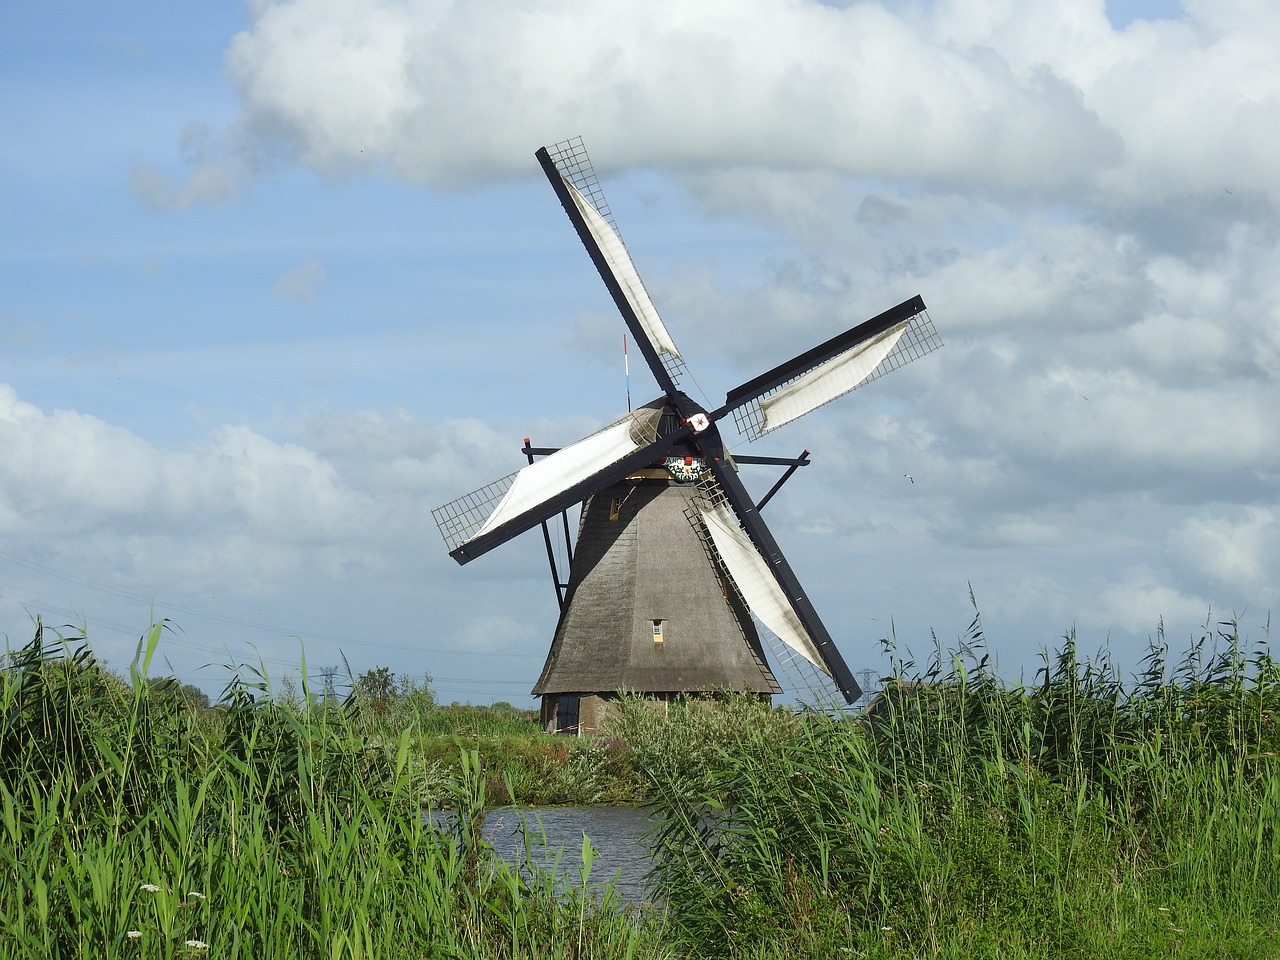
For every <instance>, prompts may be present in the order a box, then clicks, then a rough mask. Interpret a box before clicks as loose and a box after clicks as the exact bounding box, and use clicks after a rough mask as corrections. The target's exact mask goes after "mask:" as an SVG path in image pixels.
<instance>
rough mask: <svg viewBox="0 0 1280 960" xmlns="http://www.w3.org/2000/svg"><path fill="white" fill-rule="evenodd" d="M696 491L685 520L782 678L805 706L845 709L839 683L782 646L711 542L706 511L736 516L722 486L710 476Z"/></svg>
mask: <svg viewBox="0 0 1280 960" xmlns="http://www.w3.org/2000/svg"><path fill="white" fill-rule="evenodd" d="M697 491H698V492H697V495H696V496H695V497H694V499H693V502H692V504H691V505H690V507H689V508H688V510H686V511H685V517H686V518H687V519H688V521H689V523H690V524H691V525H692V526H693V528H694V529H695V530H696V531H697V532H698V539H699V540H701V541H702V546H703V549H704V550H706V553H707V559H708V560H709V561H710V562H711V563H712V564H713V565H714V566H715V568H716V569H717V570H719V571H720V573H721V575H723V577H724V579H725V583H727V584H728V585H729V589H731V590H732V591H733V592H734V594H735V596H736V597H737V599H738V602H739V603H740V604H742V607H743V609H744V610H747V611H748V612H750V613H751V621H752V623H754V624H755V628H756V633H757V634H758V635H759V637H760V638H761V639H762V640H763V641H764V644H765V646H766V647H768V649H769V654H770V656H771V657H772V658H773V661H774V663H776V664H777V665H778V667H779V668H781V670H782V673H783V675H784V676H785V677H786V678H787V682H788V685H789V686H790V688H791V689H792V690H793V691H795V693H796V698H797V699H798V700H800V702H801V703H803V704H806V705H808V706H812V707H816V708H818V709H822V710H830V709H839V708H842V707H843V705H844V697H843V695H842V694H841V693H840V688H839V687H838V686H837V685H836V682H835V681H834V680H832V678H831V677H830V675H829V674H827V673H826V672H825V671H823V670H822V669H820V668H819V667H818V666H816V665H815V664H814V663H812V662H811V661H810V660H808V659H807V658H806V657H804V656H803V655H801V654H800V653H799V652H798V651H796V650H795V649H794V648H792V647H791V646H789V645H788V644H786V643H783V642H782V640H781V639H779V638H778V635H777V634H775V633H774V632H773V631H772V630H770V629H769V628H768V627H767V626H766V625H765V624H764V622H763V621H762V620H761V619H760V618H759V617H758V616H756V614H755V611H753V610H752V609H751V605H750V604H748V603H747V600H746V598H745V597H744V596H743V595H742V590H741V589H740V588H739V587H738V583H737V581H736V580H734V578H733V574H731V573H730V572H729V568H728V566H727V565H726V564H725V562H724V560H723V559H721V557H720V552H719V551H718V550H717V549H716V545H715V542H714V541H713V540H712V539H711V532H710V531H709V530H708V529H707V525H706V522H705V521H704V520H703V517H702V510H703V509H713V508H716V507H726V508H728V511H729V513H730V515H733V509H732V507H731V506H730V504H729V501H728V498H726V497H725V495H724V491H723V490H721V489H720V484H719V483H717V482H716V479H715V478H714V477H712V476H710V475H708V476H706V477H704V478H703V479H701V480H699V481H698V484H697ZM744 641H745V638H744Z"/></svg>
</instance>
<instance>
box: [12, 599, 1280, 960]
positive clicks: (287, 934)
mask: <svg viewBox="0 0 1280 960" xmlns="http://www.w3.org/2000/svg"><path fill="white" fill-rule="evenodd" d="M161 636H162V630H161V629H160V628H154V629H152V630H151V631H149V632H148V634H147V635H146V636H145V637H144V638H143V641H142V643H141V644H140V645H139V650H138V656H137V659H136V661H135V664H134V665H133V668H132V669H131V671H130V677H129V679H128V680H123V679H120V678H117V677H114V676H112V675H111V674H110V673H107V672H106V671H104V670H102V669H101V668H100V667H99V665H98V664H97V663H96V661H94V659H93V657H92V654H91V653H90V651H89V650H88V648H87V646H85V645H83V644H82V643H80V642H79V640H76V641H73V642H72V643H70V644H66V643H62V642H60V641H58V640H57V639H54V640H52V641H50V640H49V638H48V637H47V636H46V635H45V634H44V632H43V631H42V630H38V631H37V635H36V638H35V640H34V641H33V642H32V643H30V644H28V645H27V646H25V647H23V648H21V649H18V650H14V651H11V652H10V653H9V654H8V655H7V657H6V659H5V661H4V669H3V671H2V673H0V679H2V686H0V960H2V958H6V957H72V956H88V955H94V956H105V957H188V956H199V955H208V956H226V957H240V956H244V957H261V956H270V957H308V958H309V957H321V956H325V957H352V958H355V957H373V956H394V957H512V958H514V957H575V958H586V957H600V958H609V957H656V956H667V955H673V956H674V955H683V956H690V957H727V958H766V957H767V958H773V957H815V958H817V957H822V958H831V957H834V958H840V957H845V956H849V957H854V956H858V957H877V958H907V957H920V956H929V957H955V958H965V960H972V958H985V957H992V958H995V957H1001V958H1005V957H1012V958H1022V957H1025V958H1031V957H1053V958H1058V957H1080V958H1084V957H1115V958H1135V960H1136V958H1156V957H1161V958H1163V957H1205V958H1208V957H1239V958H1255V957H1256V958H1263V957H1280V928H1278V926H1277V923H1278V921H1277V919H1276V917H1277V913H1278V911H1277V908H1276V907H1277V903H1280V767H1278V766H1277V764H1278V763H1280V758H1278V756H1277V755H1278V754H1280V730H1278V729H1277V716H1278V714H1280V669H1278V668H1277V665H1276V664H1275V663H1274V662H1273V661H1272V659H1271V657H1270V655H1269V653H1268V651H1267V648H1266V646H1265V644H1262V645H1255V646H1250V645H1249V644H1246V643H1245V642H1243V641H1242V640H1241V639H1240V637H1239V634H1238V630H1237V628H1236V626H1235V624H1234V623H1230V622H1228V623H1223V624H1219V625H1217V628H1216V629H1215V630H1214V631H1206V634H1205V636H1204V637H1203V638H1202V639H1201V640H1200V642H1199V643H1197V644H1195V645H1193V646H1192V648H1191V649H1190V650H1189V651H1188V652H1187V653H1186V654H1184V655H1182V656H1181V657H1179V658H1177V659H1176V660H1171V659H1170V656H1169V651H1168V650H1167V648H1166V647H1165V646H1164V645H1163V641H1162V640H1160V639H1158V640H1157V642H1156V643H1155V644H1153V646H1152V648H1151V650H1150V651H1149V654H1148V656H1147V658H1146V659H1145V660H1144V661H1143V663H1142V665H1141V667H1140V670H1139V672H1138V674H1137V675H1136V676H1135V677H1132V678H1129V679H1122V678H1121V677H1120V676H1119V675H1118V673H1117V671H1116V670H1115V669H1114V668H1113V667H1112V665H1111V663H1110V662H1109V660H1108V659H1107V658H1106V657H1105V656H1100V657H1095V658H1093V659H1083V658H1081V657H1079V656H1078V654H1077V651H1076V646H1075V642H1074V638H1073V637H1071V636H1068V637H1066V638H1065V639H1064V641H1063V643H1062V644H1061V646H1060V648H1059V649H1058V650H1057V651H1056V652H1054V653H1052V654H1047V655H1046V656H1045V658H1044V662H1043V664H1042V668H1041V670H1040V671H1039V673H1038V675H1037V676H1036V678H1035V680H1034V682H1033V683H1031V684H1025V685H1010V684H1008V683H1005V682H1003V681H1002V680H1001V679H1000V678H999V677H998V676H997V675H996V673H995V672H994V670H992V669H991V667H990V665H989V662H988V660H987V659H986V657H985V655H984V654H983V638H982V632H981V624H980V622H979V621H978V620H977V619H976V618H975V620H974V623H973V624H972V625H971V628H970V631H969V634H968V635H967V636H966V637H965V643H964V646H963V650H964V653H963V654H962V655H960V656H951V655H944V654H943V653H942V652H941V651H935V654H934V656H933V658H932V660H931V661H930V662H929V663H927V664H925V665H924V667H923V668H916V667H915V666H914V664H912V663H902V662H897V661H895V668H894V673H895V679H894V682H893V683H891V684H890V685H889V687H888V690H887V692H886V694H885V695H884V696H883V697H882V698H881V700H880V702H879V704H878V706H877V707H876V709H875V710H873V711H872V712H870V713H869V714H866V715H856V716H837V717H829V716H822V715H820V714H807V715H798V714H796V713H794V712H792V711H788V710H774V709H770V708H768V707H767V706H765V705H762V704H760V703H759V702H757V701H753V700H751V699H750V698H737V697H729V698H725V699H724V700H722V701H720V702H717V703H714V704H689V705H687V706H685V707H683V708H678V709H672V710H668V711H666V712H657V711H654V710H653V709H652V708H651V707H650V706H649V705H647V704H645V703H643V702H642V701H639V700H631V701H627V702H625V703H624V704H623V705H622V709H621V711H620V712H619V713H618V715H617V716H616V717H614V718H613V719H612V721H611V722H610V724H609V725H608V726H607V727H606V729H605V731H604V733H603V735H602V736H600V737H596V738H585V739H581V740H579V739H577V738H552V737H547V736H545V735H543V734H541V733H540V732H539V731H538V729H537V723H536V719H535V718H534V717H533V716H532V715H531V714H530V713H528V712H524V711H517V710H515V709H514V708H500V709H489V710H485V709H481V708H463V707H457V706H454V707H439V706H437V705H435V704H434V702H433V701H432V700H431V698H430V694H429V689H427V688H426V687H425V685H409V686H407V687H405V690H406V691H407V694H408V695H407V696H405V697H403V698H401V699H400V700H395V699H388V700H387V709H385V710H375V711H370V710H369V709H368V704H367V703H362V701H361V698H360V697H356V698H353V699H351V700H350V701H349V702H348V703H346V704H345V705H344V706H341V707H339V706H336V705H334V704H332V703H327V704H326V703H322V702H320V701H318V700H317V699H316V698H315V697H314V696H312V694H311V692H310V691H308V690H305V689H304V690H303V691H302V692H301V696H299V697H295V698H292V699H290V698H282V699H280V700H273V699H271V698H270V697H268V696H266V683H265V679H264V678H263V677H262V676H261V675H260V674H258V673H257V672H255V671H253V670H251V669H250V670H244V669H242V670H240V671H239V672H238V673H236V674H233V675H232V677H231V679H230V681H229V682H228V685H227V689H226V691H225V692H224V695H223V697H222V702H221V703H220V704H219V705H218V706H217V707H215V708H213V709H202V708H200V707H198V706H195V705H193V704H192V701H191V699H190V697H188V696H185V695H183V691H182V690H181V688H180V687H179V686H178V685H176V684H175V683H173V682H172V681H167V680H163V679H161V680H155V679H148V678H147V672H148V665H149V664H150V662H151V660H152V659H153V657H154V655H155V653H156V649H157V647H158V644H159V642H160V640H161ZM410 701H412V702H411V704H410V705H411V706H412V709H408V708H406V703H407V702H410ZM397 711H400V712H399V713H397ZM512 794H514V795H515V797H516V799H518V800H523V801H530V800H533V801H551V802H555V801H569V802H583V801H591V802H600V801H617V800H638V799H639V800H648V801H651V802H652V803H653V809H654V811H655V814H656V815H657V816H658V817H660V818H661V819H662V821H663V826H662V828H661V830H660V832H659V834H658V835H657V838H656V839H657V841H658V842H659V846H660V852H659V858H658V861H657V865H656V869H655V871H654V873H653V875H652V876H651V885H652V893H653V897H654V899H655V900H658V901H660V902H662V903H663V904H664V911H663V913H662V915H661V916H660V917H659V916H654V915H652V914H648V915H639V914H635V913H632V912H628V911H627V910H622V909H618V908H617V905H616V904H613V903H609V902H606V903H604V904H596V903H593V902H591V901H590V900H589V899H588V898H586V897H584V896H583V894H582V890H583V889H585V887H586V877H585V876H584V877H582V878H580V880H581V882H580V884H578V885H576V889H573V890H569V891H567V892H566V891H565V890H564V889H563V888H562V887H557V885H556V881H554V880H553V879H552V878H551V877H550V876H548V875H546V874H543V873H538V872H537V871H530V870H529V869H528V868H526V869H524V870H521V869H519V868H518V867H516V866H512V865H508V864H505V863H502V862H500V861H499V860H497V859H496V858H495V857H494V856H493V853H492V851H491V850H490V849H489V848H488V847H487V845H486V844H485V843H484V841H483V839H482V833H481V829H482V826H483V817H484V810H485V808H486V806H488V805H490V804H494V803H504V802H506V801H507V800H508V799H509V797H510V796H511V795H512ZM424 807H435V808H444V807H447V808H449V809H451V810H452V811H453V812H454V814H453V816H452V818H451V819H450V821H449V822H450V823H451V824H452V825H453V826H451V827H450V828H449V829H447V830H441V829H439V828H433V827H432V826H431V825H430V821H424V820H423V818H422V816H421V811H422V810H423V808H424ZM586 843H587V841H586V840H585V838H584V844H586ZM586 853H587V856H586V857H585V858H584V859H585V860H586V861H587V862H588V863H589V862H590V859H591V857H590V848H589V846H588V847H587V850H586ZM131 934H135V936H131ZM188 941H193V944H190V945H189V944H188ZM200 944H206V945H207V949H206V948H205V947H202V946H200Z"/></svg>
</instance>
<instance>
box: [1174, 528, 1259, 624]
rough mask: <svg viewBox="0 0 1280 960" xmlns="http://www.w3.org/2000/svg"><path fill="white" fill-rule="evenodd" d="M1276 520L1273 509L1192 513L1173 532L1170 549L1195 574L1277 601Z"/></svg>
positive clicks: (1225, 585)
mask: <svg viewBox="0 0 1280 960" xmlns="http://www.w3.org/2000/svg"><path fill="white" fill-rule="evenodd" d="M1277 525H1278V524H1277V514H1276V510H1275V509H1274V508H1268V507H1263V506H1252V507H1244V508H1234V509H1217V510H1213V511H1212V512H1210V513H1208V514H1200V515H1197V516H1192V517H1188V518H1187V519H1186V520H1185V521H1184V522H1183V523H1182V524H1181V525H1180V526H1179V527H1178V528H1177V529H1176V530H1173V531H1172V532H1171V533H1170V534H1169V549H1170V551H1171V552H1172V553H1173V555H1174V557H1175V558H1176V559H1177V560H1178V562H1179V563H1180V564H1181V565H1182V566H1184V567H1185V568H1187V569H1188V570H1190V571H1191V572H1192V573H1193V574H1194V575H1198V576H1204V577H1207V578H1209V579H1210V580H1212V581H1213V582H1214V583H1216V584H1218V585H1219V586H1221V587H1227V588H1231V589H1235V590H1240V591H1242V592H1246V593H1249V594H1252V595H1254V596H1257V597H1259V598H1260V599H1262V600H1264V601H1265V602H1267V603H1269V604H1270V603H1275V602H1276V599H1277V597H1280V593H1277V585H1276V583H1275V581H1274V579H1273V576H1274V571H1275V570H1276V568H1277V565H1278V564H1280V549H1277V546H1276V545H1277V543H1280V536H1277V529H1276V528H1277Z"/></svg>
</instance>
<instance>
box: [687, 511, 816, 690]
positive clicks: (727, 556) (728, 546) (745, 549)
mask: <svg viewBox="0 0 1280 960" xmlns="http://www.w3.org/2000/svg"><path fill="white" fill-rule="evenodd" d="M698 512H699V514H700V515H701V517H702V522H703V523H705V524H706V526H707V532H708V533H709V534H710V535H711V542H712V543H713V544H715V548H716V552H717V553H718V554H719V555H720V559H721V561H722V562H723V563H724V565H725V568H726V569H727V570H728V571H729V576H731V577H732V578H733V582H734V584H735V585H736V586H737V588H738V592H739V593H740V594H741V595H742V599H743V601H744V602H745V603H746V605H747V607H748V609H750V611H751V613H752V614H753V615H754V616H755V617H756V618H757V619H758V620H759V621H760V622H761V623H763V624H764V625H765V626H766V627H768V628H769V629H770V630H771V631H772V632H773V634H774V636H776V637H777V638H778V639H779V640H781V641H782V642H783V643H785V644H786V645H787V646H788V647H790V648H791V649H792V650H794V651H795V652H796V653H798V654H800V656H802V657H804V658H805V659H806V660H808V661H809V662H810V663H812V664H813V665H814V666H815V667H817V668H818V669H819V670H821V671H822V672H823V673H825V674H827V675H828V676H829V675H830V672H831V671H830V670H828V669H827V665H826V664H825V663H824V662H823V659H822V654H820V653H819V652H818V648H817V647H815V646H814V644H813V639H812V638H811V637H810V636H809V631H808V630H806V629H805V628H804V624H802V623H801V622H800V618H799V617H797V616H796V612H795V610H794V609H793V608H792V606H791V603H790V601H789V600H788V599H787V595H786V594H785V593H783V592H782V588H781V587H780V586H778V581H777V580H776V579H775V578H774V576H773V574H772V573H770V572H769V565H768V564H767V563H765V559H764V557H762V556H760V552H759V551H758V550H756V548H755V546H754V545H753V544H752V543H751V539H750V538H749V537H748V536H747V534H746V532H745V531H744V530H743V529H742V527H740V526H739V525H738V522H737V520H735V519H734V517H733V514H732V513H730V512H729V508H728V507H727V506H725V505H724V504H723V503H717V504H712V503H707V502H704V503H701V504H699V506H698Z"/></svg>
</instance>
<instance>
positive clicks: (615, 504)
mask: <svg viewBox="0 0 1280 960" xmlns="http://www.w3.org/2000/svg"><path fill="white" fill-rule="evenodd" d="M621 509H622V498H621V497H614V498H613V499H612V500H610V501H609V519H610V520H617V519H618V511H619V510H621Z"/></svg>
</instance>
